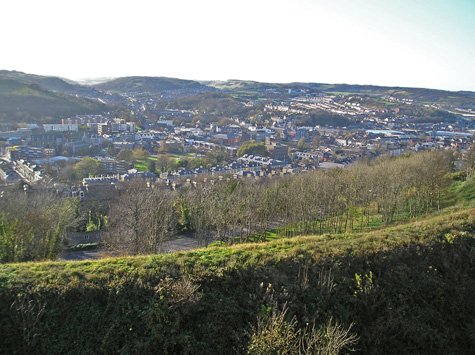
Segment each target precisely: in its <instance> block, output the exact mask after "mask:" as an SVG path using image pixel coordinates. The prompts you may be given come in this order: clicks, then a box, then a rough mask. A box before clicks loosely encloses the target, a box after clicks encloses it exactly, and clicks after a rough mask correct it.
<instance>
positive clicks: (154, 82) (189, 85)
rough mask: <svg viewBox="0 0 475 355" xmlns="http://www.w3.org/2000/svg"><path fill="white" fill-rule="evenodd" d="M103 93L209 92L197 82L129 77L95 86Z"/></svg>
mask: <svg viewBox="0 0 475 355" xmlns="http://www.w3.org/2000/svg"><path fill="white" fill-rule="evenodd" d="M94 87H95V88H96V89H98V90H101V91H106V92H110V93H125V92H129V93H130V92H136V93H149V94H153V93H160V92H163V91H170V90H198V91H203V90H209V88H207V87H206V86H204V85H201V84H200V83H199V82H197V81H193V80H182V79H174V78H165V77H147V76H128V77H123V78H117V79H114V80H111V81H108V82H105V83H102V84H98V85H94Z"/></svg>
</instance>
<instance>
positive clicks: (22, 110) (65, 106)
mask: <svg viewBox="0 0 475 355" xmlns="http://www.w3.org/2000/svg"><path fill="white" fill-rule="evenodd" d="M106 110H107V106H106V105H104V104H101V103H98V102H94V101H91V100H87V99H83V98H77V97H73V96H66V95H64V96H63V95H60V94H57V93H53V92H51V91H48V90H45V89H43V88H42V87H40V86H39V85H38V84H23V83H20V82H18V81H14V80H0V121H8V122H10V121H12V119H14V120H15V121H17V122H33V121H34V122H46V123H48V122H53V121H55V120H57V119H58V118H59V117H60V116H68V115H75V114H79V113H83V114H84V113H97V112H103V111H106Z"/></svg>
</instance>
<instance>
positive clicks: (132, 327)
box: [0, 208, 475, 354]
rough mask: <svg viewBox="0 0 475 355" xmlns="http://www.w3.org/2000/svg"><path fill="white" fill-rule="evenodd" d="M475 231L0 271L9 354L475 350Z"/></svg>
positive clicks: (448, 225)
mask: <svg viewBox="0 0 475 355" xmlns="http://www.w3.org/2000/svg"><path fill="white" fill-rule="evenodd" d="M474 233H475V209H473V208H470V209H465V210H464V209H462V210H457V209H451V210H445V211H443V212H442V213H441V214H440V215H434V216H429V217H426V218H425V219H420V220H417V221H413V222H412V223H408V224H403V225H399V226H396V227H391V228H386V229H382V230H378V231H372V232H368V233H363V234H340V235H323V236H308V237H296V238H291V239H287V238H286V239H280V240H275V241H272V242H268V243H261V244H245V245H239V246H233V247H227V248H208V249H201V250H197V251H192V252H187V253H175V254H169V255H156V256H146V257H134V258H110V259H104V260H100V261H86V262H43V263H23V264H6V265H1V266H0V331H1V332H2V335H3V336H2V337H1V338H0V350H1V351H2V353H10V354H14V353H18V354H20V353H31V352H34V353H49V354H63V353H69V352H70V351H71V349H74V351H75V352H77V353H81V354H89V353H91V354H92V353H94V354H105V353H127V354H129V353H139V352H142V353H161V354H167V353H168V354H187V353H188V354H213V353H214V354H234V353H237V354H239V353H246V352H248V351H249V353H255V354H259V353H260V354H264V353H271V351H272V350H276V349H277V350H279V349H280V351H283V348H285V347H288V348H290V350H289V352H288V353H297V348H298V347H297V345H296V344H297V343H296V341H297V337H298V336H300V335H301V334H307V338H305V339H307V341H306V342H304V344H305V345H306V346H307V348H308V347H309V346H310V347H312V346H313V348H312V349H314V350H315V348H318V347H319V348H320V350H321V351H320V352H318V351H316V350H315V351H314V352H311V353H325V352H324V351H323V350H322V349H324V350H325V349H327V350H328V348H331V347H332V346H334V345H335V342H336V337H337V335H338V334H340V335H341V337H342V338H343V339H345V338H346V339H348V337H350V336H351V335H353V336H354V337H357V340H356V342H354V343H353V344H352V345H350V344H348V345H347V347H346V350H348V348H352V349H354V350H356V353H358V354H468V353H470V352H471V350H473V348H474V347H475V303H474V302H473V295H474V292H475V239H474ZM329 324H333V325H334V327H333V328H332V327H330V326H328V325H329ZM336 324H339V325H340V326H339V327H336ZM351 324H352V326H351V328H350V325H351ZM313 326H314V327H315V328H314V329H317V330H318V331H315V332H314V333H312V332H311V331H310V330H311V329H312V327H313ZM335 329H336V330H335ZM345 329H346V330H348V329H349V334H348V335H347V336H346V337H345V336H344V335H342V333H344V330H345ZM299 330H300V332H301V333H299ZM308 334H310V335H311V334H314V336H313V338H312V337H310V338H312V339H316V342H315V343H314V344H313V345H311V344H310V343H309V341H308V339H309V337H308ZM317 335H318V336H317ZM282 339H285V340H286V341H284V342H283V341H282ZM340 342H341V339H340ZM349 343H351V342H349ZM346 350H345V347H343V352H345V351H346ZM274 353H281V352H279V351H276V352H274ZM328 353H336V352H335V351H334V352H328Z"/></svg>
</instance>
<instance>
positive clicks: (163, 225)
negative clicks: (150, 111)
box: [0, 151, 453, 262]
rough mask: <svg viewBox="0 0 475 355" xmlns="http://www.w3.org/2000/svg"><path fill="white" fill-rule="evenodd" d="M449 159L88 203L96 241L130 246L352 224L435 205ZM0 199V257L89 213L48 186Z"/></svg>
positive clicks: (46, 255)
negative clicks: (95, 214)
mask: <svg viewBox="0 0 475 355" xmlns="http://www.w3.org/2000/svg"><path fill="white" fill-rule="evenodd" d="M452 160H453V158H452V154H451V153H450V152H443V151H435V152H423V153H418V154H412V155H409V156H402V157H397V158H391V157H383V158H379V159H375V160H372V161H366V162H363V161H361V162H359V163H358V164H356V165H353V166H350V167H347V168H344V169H331V170H326V171H325V170H315V171H311V172H306V173H301V174H297V175H289V176H282V177H273V178H261V179H259V180H235V179H232V178H230V177H228V178H226V177H225V178H223V179H216V180H215V181H214V183H212V182H211V181H208V182H204V181H201V182H197V184H184V185H183V186H182V187H180V188H179V189H177V190H171V189H170V188H168V187H166V186H165V185H163V186H157V187H156V188H150V187H147V186H146V184H145V183H144V182H131V183H128V184H126V185H124V187H122V188H120V189H119V190H118V192H117V196H116V197H115V198H114V199H113V200H112V202H111V203H110V204H109V203H107V204H102V208H99V207H97V208H95V209H94V210H100V213H101V215H104V216H105V218H106V219H107V221H108V223H107V227H105V228H106V230H104V236H105V237H104V244H105V245H106V246H108V247H110V248H113V249H114V250H115V251H116V252H119V253H127V254H132V255H137V254H149V253H158V252H161V251H162V246H163V243H164V242H165V241H167V240H169V239H170V238H172V237H174V236H176V235H177V234H178V233H193V235H194V236H196V238H197V239H198V241H199V244H200V245H202V246H206V245H208V244H209V243H210V242H212V241H217V242H219V243H220V244H226V243H227V244H231V243H241V242H250V241H265V240H266V238H267V237H268V235H269V234H268V233H269V232H270V231H271V230H273V231H275V232H276V233H277V234H278V236H279V237H294V236H298V235H308V234H324V233H346V232H359V231H363V230H365V229H367V228H368V227H370V226H375V225H387V224H390V223H393V222H397V221H400V220H402V219H408V218H412V217H415V216H417V215H419V214H421V213H426V212H429V211H431V210H434V209H440V208H441V207H442V205H443V201H444V198H445V196H446V194H445V193H444V192H445V189H446V187H447V186H448V184H449V182H450V179H449V176H448V173H449V172H450V171H451V169H452V165H453V164H452V163H453V162H452ZM1 202H2V203H1V211H0V213H1V221H0V261H1V262H12V261H28V260H44V259H52V258H55V257H56V256H57V255H58V253H59V252H60V251H61V250H63V249H64V247H65V245H66V244H67V235H68V232H71V231H78V230H82V229H81V224H84V225H86V224H87V223H88V221H90V219H91V218H90V217H91V216H90V213H89V212H90V208H89V207H88V209H85V208H81V206H80V202H79V201H78V200H77V199H75V198H69V199H68V198H63V197H59V196H56V195H53V194H52V193H49V192H43V193H38V192H35V193H28V194H25V193H16V194H6V195H5V196H3V197H1ZM89 203H91V202H89ZM105 206H107V207H105ZM109 206H110V207H109ZM88 213H89V214H88ZM103 225H104V224H103ZM83 229H84V228H83Z"/></svg>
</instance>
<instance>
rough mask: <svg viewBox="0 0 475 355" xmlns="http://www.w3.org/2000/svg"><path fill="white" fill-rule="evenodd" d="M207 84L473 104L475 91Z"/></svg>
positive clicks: (210, 83) (224, 87) (234, 88)
mask: <svg viewBox="0 0 475 355" xmlns="http://www.w3.org/2000/svg"><path fill="white" fill-rule="evenodd" d="M202 83H203V84H205V85H208V86H210V87H213V88H216V89H219V90H222V91H226V92H245V91H248V92H249V91H251V92H252V91H256V92H257V91H261V92H262V91H265V90H272V89H278V90H281V91H287V90H289V89H293V90H310V91H313V92H325V93H339V94H348V95H351V94H357V95H364V96H370V97H371V96H374V97H382V96H388V95H389V96H393V97H396V98H405V99H412V100H414V101H417V102H425V103H437V104H441V105H455V106H475V92H469V91H458V92H455V91H444V90H434V89H424V88H401V87H385V86H375V85H349V84H322V83H300V82H294V83H286V84H284V83H280V84H278V83H261V82H256V81H244V80H227V81H206V82H202Z"/></svg>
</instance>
